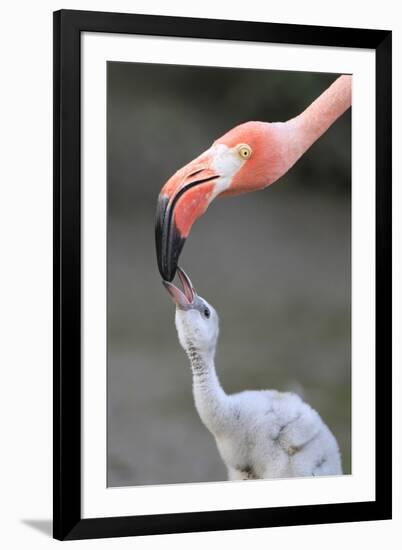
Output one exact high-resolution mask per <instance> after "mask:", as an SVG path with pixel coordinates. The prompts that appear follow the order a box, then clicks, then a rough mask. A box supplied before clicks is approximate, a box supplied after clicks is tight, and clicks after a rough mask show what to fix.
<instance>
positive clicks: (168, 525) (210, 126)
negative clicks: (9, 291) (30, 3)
mask: <svg viewBox="0 0 402 550" xmlns="http://www.w3.org/2000/svg"><path fill="white" fill-rule="evenodd" d="M215 199H216V200H215ZM196 221H197V223H195V222H196ZM172 302H173V303H172ZM390 517H391V32H389V31H383V30H364V29H348V28H330V27H314V26H299V25H288V24H286V25H284V24H271V23H251V22H244V21H220V20H208V19H188V18H178V17H161V16H148V15H133V14H122V13H99V12H81V11H68V10H67V11H66V10H62V11H59V12H56V13H55V14H54V536H55V538H58V539H81V538H95V537H111V536H113V537H116V536H129V535H146V534H157V533H174V532H191V531H194V532H196V531H206V530H223V529H244V528H256V527H269V526H287V525H298V524H314V523H330V522H344V521H362V520H374V519H388V518H390Z"/></svg>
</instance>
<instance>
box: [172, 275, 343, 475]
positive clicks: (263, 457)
mask: <svg viewBox="0 0 402 550" xmlns="http://www.w3.org/2000/svg"><path fill="white" fill-rule="evenodd" d="M177 271H178V275H179V278H180V280H181V283H182V285H183V292H182V291H181V290H180V289H179V288H177V287H176V286H175V285H174V284H172V283H170V282H167V281H163V284H164V286H165V288H166V289H167V291H168V292H169V294H170V296H171V298H172V299H173V302H174V303H175V305H176V319H175V320H176V328H177V332H178V336H179V342H180V344H181V346H182V347H183V348H184V350H185V352H186V353H187V355H188V358H189V360H190V364H191V369H192V373H193V395H194V401H195V406H196V409H197V411H198V414H199V416H200V418H201V420H202V422H203V423H204V425H205V426H206V428H207V429H208V430H209V431H210V432H211V433H212V435H213V436H214V438H215V441H216V445H217V447H218V451H219V453H220V456H221V458H222V460H223V462H224V463H225V465H226V468H227V470H228V478H229V479H231V480H240V479H264V478H288V477H300V476H327V475H340V474H342V467H341V459H340V454H339V448H338V444H337V442H336V439H335V437H334V436H333V434H332V433H331V431H330V430H329V428H328V427H327V426H326V424H324V422H323V421H322V419H321V417H320V416H319V414H318V413H317V412H316V411H315V410H313V409H312V408H311V407H310V406H309V405H307V404H306V403H304V402H303V401H302V400H301V399H300V397H298V396H297V395H295V394H293V393H281V392H278V391H275V390H257V391H249V390H247V391H243V392H240V393H236V394H232V395H227V394H226V393H225V391H224V390H223V388H222V387H221V385H220V383H219V379H218V377H217V374H216V371H215V363H214V357H215V350H216V345H217V341H218V333H219V319H218V315H217V313H216V311H215V310H214V308H213V307H212V306H211V305H210V304H208V302H207V301H206V300H204V299H203V298H201V297H200V296H198V295H197V293H196V291H195V290H194V287H193V285H192V284H191V281H190V279H189V278H188V276H187V275H186V274H185V273H184V271H183V270H181V269H180V268H179V267H178V268H177Z"/></svg>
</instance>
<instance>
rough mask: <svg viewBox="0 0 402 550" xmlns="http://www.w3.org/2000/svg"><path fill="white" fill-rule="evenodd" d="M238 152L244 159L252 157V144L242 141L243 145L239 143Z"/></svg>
mask: <svg viewBox="0 0 402 550" xmlns="http://www.w3.org/2000/svg"><path fill="white" fill-rule="evenodd" d="M237 152H238V153H239V155H240V157H241V158H242V159H245V160H247V159H249V158H250V157H251V153H252V152H253V150H252V149H251V147H250V145H247V144H246V143H242V144H241V145H239V147H238V149H237Z"/></svg>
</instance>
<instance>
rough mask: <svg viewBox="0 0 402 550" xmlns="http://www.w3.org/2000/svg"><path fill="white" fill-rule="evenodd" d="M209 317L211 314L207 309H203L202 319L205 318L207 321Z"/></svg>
mask: <svg viewBox="0 0 402 550" xmlns="http://www.w3.org/2000/svg"><path fill="white" fill-rule="evenodd" d="M210 316H211V312H210V311H209V309H208V308H207V307H206V308H205V309H204V317H206V318H207V319H209V318H210Z"/></svg>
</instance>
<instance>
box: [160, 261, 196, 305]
mask: <svg viewBox="0 0 402 550" xmlns="http://www.w3.org/2000/svg"><path fill="white" fill-rule="evenodd" d="M177 274H178V276H179V279H180V282H181V284H182V286H183V290H180V289H179V288H178V287H177V286H175V285H174V284H173V283H170V282H169V281H162V284H163V285H164V287H165V288H166V290H167V291H168V293H169V295H170V297H171V299H172V301H173V303H174V304H175V305H176V307H178V308H179V309H189V308H190V307H191V305H192V304H193V303H194V298H195V297H196V295H197V293H196V291H195V289H194V287H193V285H192V283H191V281H190V278H189V277H188V275H187V274H186V273H185V272H184V271H183V270H182V269H181V268H180V267H177Z"/></svg>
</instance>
